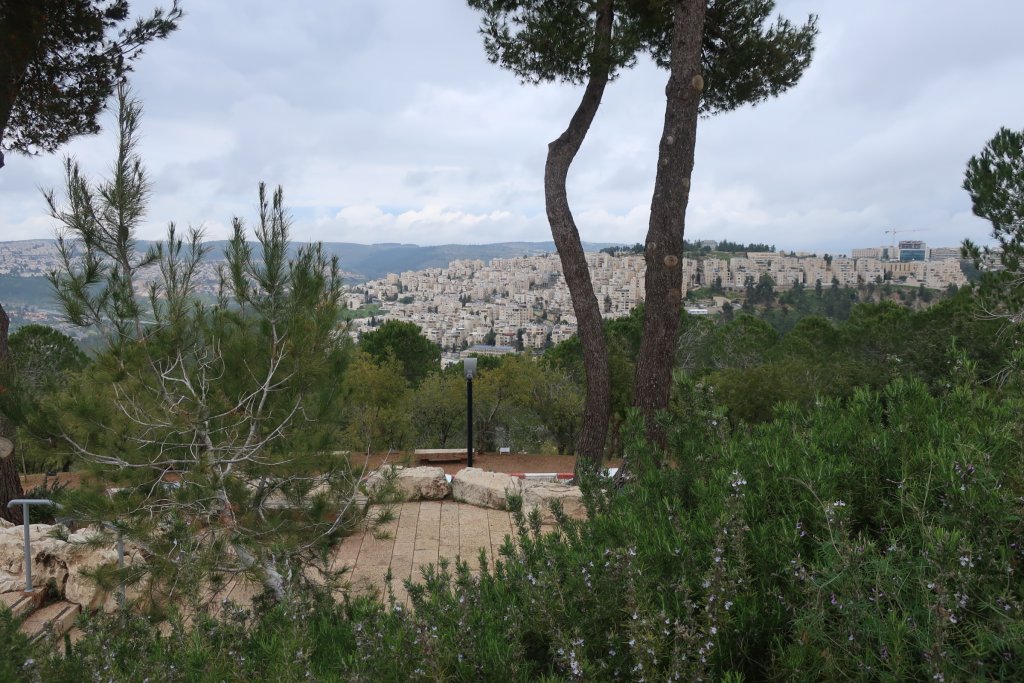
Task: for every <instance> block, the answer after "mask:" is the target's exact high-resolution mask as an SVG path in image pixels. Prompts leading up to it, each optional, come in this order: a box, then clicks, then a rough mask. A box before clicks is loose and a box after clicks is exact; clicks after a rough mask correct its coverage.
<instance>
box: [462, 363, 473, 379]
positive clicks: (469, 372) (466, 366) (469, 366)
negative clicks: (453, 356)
mask: <svg viewBox="0 0 1024 683" xmlns="http://www.w3.org/2000/svg"><path fill="white" fill-rule="evenodd" d="M462 370H463V372H465V373H466V379H473V377H474V376H475V375H476V358H466V359H465V360H463V361H462Z"/></svg>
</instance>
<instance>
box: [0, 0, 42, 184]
mask: <svg viewBox="0 0 1024 683" xmlns="http://www.w3.org/2000/svg"><path fill="white" fill-rule="evenodd" d="M40 4H41V3H39V2H38V0H7V1H5V2H3V3H0V168H3V166H4V151H3V141H4V138H5V136H6V135H7V124H8V123H9V122H10V120H11V112H12V111H13V110H14V105H15V103H16V102H17V101H18V94H19V92H20V91H21V83H22V79H23V78H24V77H25V71H26V69H28V65H29V64H30V63H31V62H32V59H33V57H34V56H35V54H36V51H37V50H38V49H39V43H40V41H41V40H42V38H43V31H44V29H45V9H44V10H42V11H41V9H40Z"/></svg>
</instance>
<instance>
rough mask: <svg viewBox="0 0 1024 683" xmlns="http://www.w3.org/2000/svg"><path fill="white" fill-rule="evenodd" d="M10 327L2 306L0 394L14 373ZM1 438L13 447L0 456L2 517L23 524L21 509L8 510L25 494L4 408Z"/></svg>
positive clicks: (0, 420) (0, 418)
mask: <svg viewBox="0 0 1024 683" xmlns="http://www.w3.org/2000/svg"><path fill="white" fill-rule="evenodd" d="M9 327H10V319H9V318H8V317H7V311H5V310H4V307H3V305H2V304H0V392H2V391H11V388H10V387H9V386H6V384H7V382H6V381H5V380H6V378H8V377H10V376H11V373H12V372H13V364H12V362H11V352H10V349H9V348H8V346H7V330H8V329H9ZM0 438H2V439H7V440H9V441H10V443H11V445H12V448H10V449H9V452H8V449H7V448H4V447H3V446H4V445H5V444H0V456H5V457H0V517H3V518H4V519H6V520H7V521H8V522H12V523H14V524H21V508H16V509H13V510H11V509H8V508H7V503H8V502H10V501H12V500H14V499H15V498H21V497H23V496H24V495H25V492H24V490H23V489H22V487H21V478H20V477H18V466H17V460H16V458H15V451H16V450H17V441H16V440H15V433H14V423H13V422H11V420H10V419H8V417H7V415H5V414H4V412H3V408H2V407H0Z"/></svg>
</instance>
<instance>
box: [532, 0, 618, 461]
mask: <svg viewBox="0 0 1024 683" xmlns="http://www.w3.org/2000/svg"><path fill="white" fill-rule="evenodd" d="M613 14H614V2H613V0H603V1H602V2H601V3H600V4H599V5H598V7H597V20H596V24H595V29H594V52H593V54H592V55H591V59H590V77H589V79H588V80H587V86H586V89H585V90H584V91H583V98H582V99H581V100H580V104H579V106H578V107H577V108H576V112H575V113H574V114H573V115H572V118H571V119H570V120H569V126H568V128H566V129H565V132H564V133H562V134H561V135H560V136H558V139H556V140H554V141H553V142H551V144H549V145H548V158H547V163H546V164H545V167H544V201H545V205H546V208H547V214H548V223H550V225H551V236H552V237H553V238H554V242H555V248H556V249H558V256H559V258H560V259H561V261H562V275H563V276H564V277H565V284H566V286H567V287H568V288H569V296H570V297H571V298H572V307H573V310H574V311H575V312H576V322H577V330H578V334H579V337H580V342H581V346H582V347H583V367H584V369H585V370H586V375H587V393H586V405H585V407H584V411H583V428H582V429H581V431H580V438H579V443H578V445H577V455H578V456H579V457H577V460H576V462H577V470H579V469H580V467H581V466H582V467H594V468H596V467H598V466H600V464H601V460H602V459H603V458H604V445H605V439H606V438H607V436H608V419H609V415H610V413H611V388H610V387H611V384H610V380H609V377H608V348H607V346H606V345H605V339H604V328H603V325H602V320H601V309H600V307H599V306H598V302H597V296H596V295H595V294H594V285H593V283H592V282H591V281H590V270H589V268H588V267H587V258H586V256H585V255H584V253H583V244H582V242H580V233H579V231H578V230H577V229H576V221H575V220H574V219H573V216H572V211H571V210H570V208H569V198H568V195H567V193H566V189H565V183H566V177H567V176H568V174H569V166H570V165H572V161H573V159H574V158H575V157H576V153H577V152H579V149H580V146H581V145H582V144H583V140H584V138H585V137H586V136H587V131H588V130H590V124H591V123H593V121H594V116H595V115H596V114H597V109H598V107H600V105H601V97H602V95H603V94H604V89H605V86H606V85H607V84H608V76H609V70H610V56H611V37H612V19H613Z"/></svg>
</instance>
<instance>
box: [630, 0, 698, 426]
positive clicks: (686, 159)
mask: <svg viewBox="0 0 1024 683" xmlns="http://www.w3.org/2000/svg"><path fill="white" fill-rule="evenodd" d="M706 10H707V5H706V2H705V0H676V2H675V9H674V18H673V31H672V62H671V68H670V75H669V79H668V86H667V87H666V89H665V94H666V103H665V124H664V129H663V131H662V136H661V144H660V147H659V150H658V173H657V176H656V178H655V181H654V196H653V198H652V199H651V220H650V225H649V227H648V230H647V244H646V248H645V250H644V259H645V260H646V262H647V273H646V275H645V289H646V292H645V297H644V332H643V338H642V340H641V342H640V355H639V358H638V360H637V364H636V376H635V383H634V387H635V389H634V391H635V393H634V404H635V405H636V406H637V407H638V408H640V410H641V412H642V413H643V415H644V421H645V424H646V430H647V435H648V438H649V439H651V440H652V441H653V442H655V443H657V444H659V445H664V442H665V434H664V432H663V430H662V429H660V428H659V427H658V425H657V423H656V421H655V415H656V413H657V412H658V411H659V410H663V409H665V408H667V407H668V401H669V392H670V391H671V388H672V368H673V367H674V363H673V359H674V358H675V351H676V343H677V340H676V336H677V335H678V332H679V310H680V307H681V304H682V285H683V270H682V261H683V232H684V228H685V222H686V205H687V202H688V201H689V198H690V176H691V175H692V173H693V155H694V150H695V148H696V144H697V117H698V114H699V105H700V97H701V90H703V88H704V79H703V77H702V76H701V44H702V42H703V35H704V15H705V12H706Z"/></svg>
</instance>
